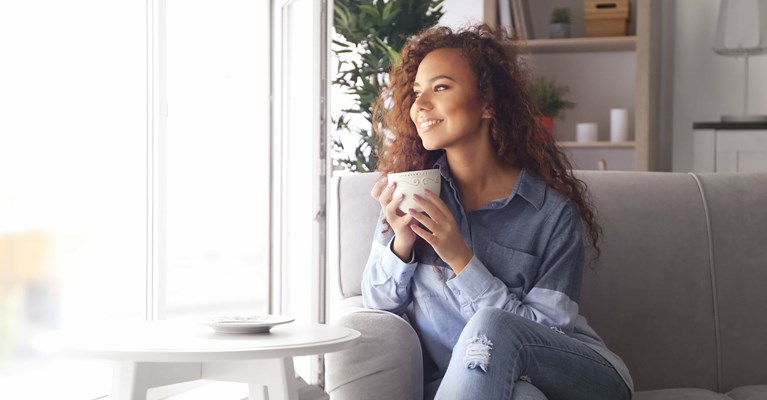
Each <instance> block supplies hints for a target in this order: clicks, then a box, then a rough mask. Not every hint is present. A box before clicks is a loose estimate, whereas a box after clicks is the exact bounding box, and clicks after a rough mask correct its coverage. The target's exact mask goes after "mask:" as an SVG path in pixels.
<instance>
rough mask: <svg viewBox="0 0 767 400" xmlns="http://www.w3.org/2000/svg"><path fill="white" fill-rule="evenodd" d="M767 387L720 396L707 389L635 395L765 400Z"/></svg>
mask: <svg viewBox="0 0 767 400" xmlns="http://www.w3.org/2000/svg"><path fill="white" fill-rule="evenodd" d="M763 399H767V385H753V386H741V387H739V388H735V389H733V390H731V391H730V392H728V393H727V394H720V393H716V392H712V391H710V390H706V389H697V388H680V389H661V390H647V391H642V392H637V393H635V394H634V400H763Z"/></svg>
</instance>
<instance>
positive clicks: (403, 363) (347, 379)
mask: <svg viewBox="0 0 767 400" xmlns="http://www.w3.org/2000/svg"><path fill="white" fill-rule="evenodd" d="M333 325H340V326H345V327H348V328H351V329H355V330H357V331H359V332H360V333H361V334H362V336H361V337H360V341H359V343H358V344H357V345H355V346H353V347H352V348H350V349H347V350H343V351H339V352H335V353H329V354H327V355H326V356H325V366H326V375H325V382H326V384H325V389H326V391H327V392H328V394H330V398H331V399H332V400H358V399H369V400H378V399H380V400H389V399H405V400H408V399H418V400H420V399H422V398H423V361H422V354H421V343H420V342H419V341H418V336H417V335H416V333H415V331H414V330H413V328H412V327H411V326H410V324H409V323H408V322H407V321H405V320H404V319H403V318H401V317H399V316H397V315H395V314H392V313H389V312H386V311H379V310H368V309H358V310H355V311H353V312H350V313H348V314H344V315H343V316H341V317H340V318H338V319H337V320H336V321H335V322H334V323H333Z"/></svg>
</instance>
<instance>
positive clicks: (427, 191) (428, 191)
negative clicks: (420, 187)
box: [424, 189, 434, 194]
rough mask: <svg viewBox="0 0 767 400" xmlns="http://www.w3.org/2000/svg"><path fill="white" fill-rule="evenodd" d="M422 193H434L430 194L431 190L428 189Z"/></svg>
mask: <svg viewBox="0 0 767 400" xmlns="http://www.w3.org/2000/svg"><path fill="white" fill-rule="evenodd" d="M424 191H425V192H426V194H434V193H432V192H431V190H429V189H424Z"/></svg>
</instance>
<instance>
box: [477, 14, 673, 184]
mask: <svg viewBox="0 0 767 400" xmlns="http://www.w3.org/2000/svg"><path fill="white" fill-rule="evenodd" d="M533 2H535V7H538V9H550V8H553V7H555V6H556V7H559V6H562V5H565V4H563V3H564V2H563V1H560V0H557V1H553V0H552V1H545V0H544V1H541V0H535V1H533V0H530V1H529V4H531V3H533ZM497 3H498V2H497V0H484V4H483V7H484V9H483V15H484V18H485V23H487V24H488V25H490V26H496V25H497V21H498V14H497ZM631 3H632V15H631V16H630V18H631V20H632V23H631V24H630V26H633V28H634V29H632V31H634V32H633V33H634V35H633V36H622V37H603V38H571V39H531V40H527V41H522V42H521V44H522V45H523V46H526V47H527V50H528V51H527V53H528V54H530V57H532V58H533V61H535V60H537V59H538V58H540V59H541V60H546V61H549V62H548V64H545V67H546V68H544V69H546V70H548V71H549V72H550V71H552V70H553V71H559V72H562V75H565V76H566V77H568V76H569V77H570V79H571V80H573V79H574V80H575V82H567V81H564V82H560V83H564V84H568V85H570V84H572V83H574V84H575V85H576V86H577V85H580V86H579V87H578V88H579V89H580V90H579V91H577V93H575V92H576V91H572V93H573V94H574V96H576V97H574V98H571V100H572V101H574V102H576V103H578V104H579V106H582V107H585V108H582V109H581V110H580V111H581V112H582V113H587V114H588V113H590V112H591V113H593V112H596V111H593V110H592V111H588V109H589V107H591V108H592V109H593V108H595V107H597V106H595V105H594V103H596V102H598V101H601V102H602V103H606V104H608V105H609V106H608V105H604V106H599V107H598V109H599V111H598V112H599V115H598V116H597V115H592V114H588V115H591V116H590V117H588V119H585V120H584V119H583V118H586V117H584V116H581V118H582V119H576V121H575V122H589V121H590V120H592V118H593V120H595V119H597V118H601V119H602V121H605V113H609V108H615V106H617V107H618V108H621V107H623V108H629V109H630V111H631V112H630V113H631V114H633V122H634V123H633V134H634V140H633V141H631V142H622V143H613V142H607V141H604V142H601V141H600V142H592V143H579V142H572V141H570V140H571V139H568V138H570V137H573V135H572V132H570V129H571V127H572V125H573V123H574V121H568V124H569V125H568V129H566V132H564V134H562V132H560V135H558V136H559V137H560V138H561V139H563V140H562V141H560V142H559V143H560V145H561V146H562V147H563V148H565V149H567V150H568V152H570V153H571V154H575V153H577V152H581V153H582V154H588V157H592V158H593V157H599V154H604V155H605V157H604V158H610V157H612V158H615V157H616V156H617V155H618V154H621V155H625V154H628V153H630V155H631V158H633V161H632V162H633V169H634V170H637V171H653V170H657V169H658V163H659V154H658V143H659V134H658V131H659V114H660V110H659V103H660V99H659V91H660V87H659V86H660V85H659V84H660V78H659V77H660V25H661V24H660V0H631ZM566 5H567V6H569V7H570V8H571V9H572V10H576V9H577V8H578V7H580V8H582V7H583V1H580V0H570V1H568V2H567V4H566ZM539 17H540V16H539ZM534 18H535V16H534ZM536 33H537V34H538V35H540V34H541V33H540V32H537V31H536ZM590 60H593V61H591V62H593V63H594V64H593V66H594V68H590V66H591V65H590V64H589V62H590ZM538 61H540V60H538ZM616 61H617V63H616V66H615V69H614V71H606V67H605V63H613V62H616ZM630 69H633V70H634V76H633V77H632V76H631V75H626V74H627V70H630ZM612 72H614V74H624V75H621V76H620V77H615V76H610V75H611V73H612ZM589 73H591V74H592V75H589ZM553 75H558V74H553ZM574 76H578V77H579V78H580V77H584V78H587V79H590V80H592V81H595V80H596V81H597V83H599V84H594V85H593V86H594V87H593V90H588V91H587V90H584V89H583V85H584V84H583V82H582V80H581V79H575V78H574ZM611 79H612V80H611ZM632 81H633V85H632ZM589 89H591V88H590V87H589ZM627 99H628V100H627ZM622 104H625V105H622ZM626 105H628V107H626ZM572 114H573V113H569V114H567V115H568V118H569V115H572ZM600 128H601V129H602V130H603V131H602V132H603V135H602V137H603V138H604V133H605V131H604V129H609V124H605V123H604V122H603V123H601V124H600ZM556 134H557V131H556V129H555V135H556ZM627 152H628V153H627ZM598 160H599V158H597V160H594V161H593V162H589V167H591V168H593V167H594V166H595V165H596V162H597V161H598ZM612 164H613V165H614V164H615V163H612Z"/></svg>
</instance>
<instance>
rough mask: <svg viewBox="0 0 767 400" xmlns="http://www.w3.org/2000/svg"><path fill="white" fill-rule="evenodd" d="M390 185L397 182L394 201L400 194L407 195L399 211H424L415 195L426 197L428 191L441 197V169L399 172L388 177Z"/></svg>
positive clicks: (393, 196)
mask: <svg viewBox="0 0 767 400" xmlns="http://www.w3.org/2000/svg"><path fill="white" fill-rule="evenodd" d="M387 177H388V179H389V183H391V182H397V187H396V188H395V189H394V194H393V195H392V199H396V198H397V196H399V195H400V194H403V193H404V194H405V198H404V199H402V203H400V205H399V209H400V210H401V211H402V212H404V213H407V211H408V210H409V209H411V208H412V209H414V210H416V211H423V209H422V208H421V207H420V206H418V204H417V203H416V202H415V200H413V195H414V194H417V195H419V196H421V197H426V189H429V191H431V192H432V193H434V194H436V195H437V196H439V191H440V190H439V189H440V181H441V179H440V178H441V177H440V175H439V169H422V170H419V171H408V172H398V173H393V174H389V175H387Z"/></svg>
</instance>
